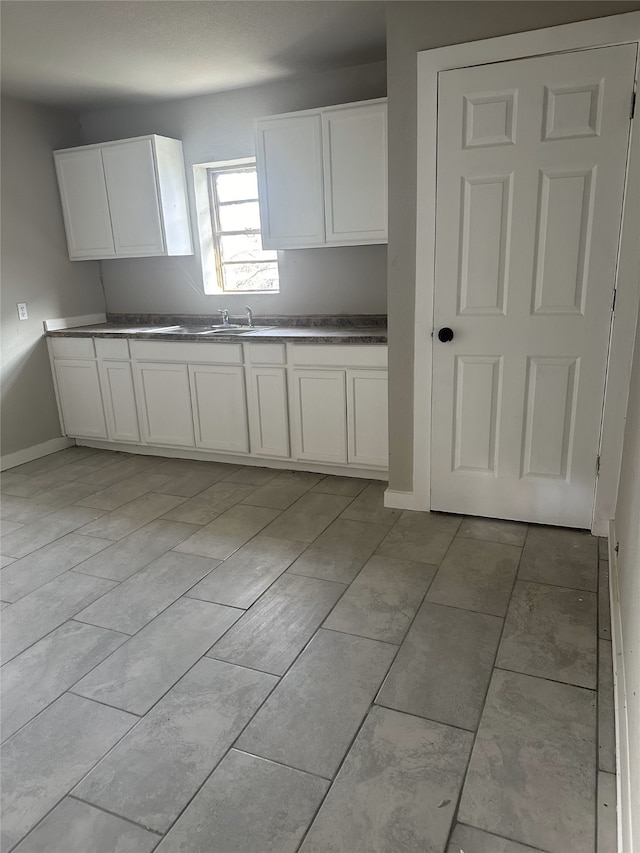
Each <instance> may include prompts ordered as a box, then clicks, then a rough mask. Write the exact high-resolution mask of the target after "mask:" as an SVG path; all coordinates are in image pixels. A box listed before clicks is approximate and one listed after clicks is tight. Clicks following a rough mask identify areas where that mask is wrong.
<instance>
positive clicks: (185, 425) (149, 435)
mask: <svg viewBox="0 0 640 853" xmlns="http://www.w3.org/2000/svg"><path fill="white" fill-rule="evenodd" d="M134 379H135V387H136V398H137V401H138V411H139V412H140V426H141V427H142V435H143V439H144V441H146V442H147V443H148V444H173V445H176V446H177V447H194V446H195V439H194V433H193V416H192V413H191V393H190V389H189V369H188V367H187V365H186V364H162V363H156V362H149V363H145V362H134Z"/></svg>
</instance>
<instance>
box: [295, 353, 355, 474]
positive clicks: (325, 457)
mask: <svg viewBox="0 0 640 853" xmlns="http://www.w3.org/2000/svg"><path fill="white" fill-rule="evenodd" d="M292 375H293V388H292V405H291V409H292V421H293V422H292V427H293V432H292V439H293V446H294V456H295V458H296V459H309V460H313V461H314V462H338V463H345V462H346V461H347V401H346V388H345V372H344V371H343V370H294V371H293V372H292Z"/></svg>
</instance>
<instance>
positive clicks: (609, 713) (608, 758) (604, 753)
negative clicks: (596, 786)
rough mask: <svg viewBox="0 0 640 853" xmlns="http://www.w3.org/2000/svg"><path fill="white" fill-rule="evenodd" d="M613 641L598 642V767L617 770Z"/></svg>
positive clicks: (605, 769)
mask: <svg viewBox="0 0 640 853" xmlns="http://www.w3.org/2000/svg"><path fill="white" fill-rule="evenodd" d="M611 654H612V650H611V643H610V642H609V641H608V640H600V641H599V642H598V767H599V768H600V770H604V771H606V772H607V773H615V772H616V734H615V711H614V699H613V660H612V657H611Z"/></svg>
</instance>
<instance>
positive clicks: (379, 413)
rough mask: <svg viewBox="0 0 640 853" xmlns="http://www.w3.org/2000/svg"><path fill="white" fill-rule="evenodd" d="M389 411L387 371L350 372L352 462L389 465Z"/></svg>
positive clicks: (350, 460)
mask: <svg viewBox="0 0 640 853" xmlns="http://www.w3.org/2000/svg"><path fill="white" fill-rule="evenodd" d="M387 413H388V402H387V371H386V370H349V371H347V419H348V424H349V463H350V464H354V465H376V466H379V467H381V468H388V467H389V442H388V426H387V418H388V415H387Z"/></svg>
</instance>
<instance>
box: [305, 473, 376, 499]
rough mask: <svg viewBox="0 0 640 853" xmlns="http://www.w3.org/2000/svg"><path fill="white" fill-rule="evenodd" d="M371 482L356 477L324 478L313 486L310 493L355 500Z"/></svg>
mask: <svg viewBox="0 0 640 853" xmlns="http://www.w3.org/2000/svg"><path fill="white" fill-rule="evenodd" d="M370 483H371V480H360V479H358V478H357V477H332V476H328V477H325V478H324V480H320V482H319V483H318V484H317V485H316V486H313V488H312V489H311V491H312V492H322V493H323V494H326V495H346V496H347V497H352V498H355V497H356V495H359V494H360V492H361V491H362V490H363V489H365V488H366V487H367V486H368V485H369V484H370Z"/></svg>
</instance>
